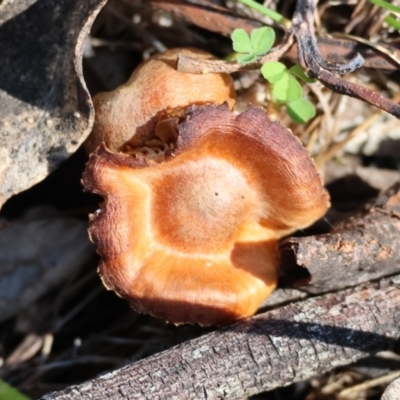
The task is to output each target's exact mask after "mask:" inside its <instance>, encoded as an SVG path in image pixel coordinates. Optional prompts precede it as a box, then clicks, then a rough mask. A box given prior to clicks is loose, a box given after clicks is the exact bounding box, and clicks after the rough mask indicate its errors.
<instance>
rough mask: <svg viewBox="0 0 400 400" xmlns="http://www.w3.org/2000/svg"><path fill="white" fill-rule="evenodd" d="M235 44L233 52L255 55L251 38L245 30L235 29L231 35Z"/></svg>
mask: <svg viewBox="0 0 400 400" xmlns="http://www.w3.org/2000/svg"><path fill="white" fill-rule="evenodd" d="M231 39H232V42H233V50H234V51H237V52H238V53H250V54H253V46H252V44H251V40H250V36H249V35H248V34H247V32H246V31H245V30H244V29H235V30H234V31H233V32H232V34H231Z"/></svg>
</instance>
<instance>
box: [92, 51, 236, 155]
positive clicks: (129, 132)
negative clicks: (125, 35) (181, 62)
mask: <svg viewBox="0 0 400 400" xmlns="http://www.w3.org/2000/svg"><path fill="white" fill-rule="evenodd" d="M178 55H185V56H192V57H196V58H199V59H213V58H214V57H213V56H212V55H211V54H209V53H207V52H204V51H202V50H198V49H190V48H189V49H184V48H177V49H171V50H168V51H166V52H163V53H159V54H156V55H155V56H153V57H151V58H150V59H149V60H147V61H145V62H143V63H142V64H141V65H140V66H139V67H138V68H136V70H135V71H134V72H133V74H132V76H131V77H130V79H129V80H128V81H127V82H126V83H125V84H124V85H122V86H119V87H118V88H117V89H115V90H114V91H112V92H104V93H99V94H97V95H96V96H94V98H93V105H94V108H95V112H96V118H95V121H94V126H93V130H92V132H91V134H90V136H89V138H88V139H87V141H86V143H85V148H86V150H87V152H88V153H90V152H92V151H93V150H94V149H95V148H96V147H97V146H98V145H99V144H100V143H102V142H104V143H105V144H106V146H107V147H108V148H109V149H110V150H112V151H125V152H126V151H128V150H129V149H130V148H135V147H137V146H139V145H143V144H144V143H145V142H146V141H148V140H152V139H155V138H156V136H155V128H156V125H157V123H159V122H160V121H161V120H163V119H168V118H169V117H170V116H171V115H173V116H179V114H180V113H181V112H182V111H183V110H184V109H186V108H187V107H188V106H190V105H193V104H198V105H201V104H206V103H214V104H222V103H224V102H228V104H229V106H230V107H231V108H232V107H233V105H234V103H235V90H234V87H233V82H232V78H231V77H230V76H229V75H228V74H206V75H198V74H187V73H183V72H179V71H177V69H176V61H177V58H178Z"/></svg>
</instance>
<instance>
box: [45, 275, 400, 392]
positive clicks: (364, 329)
mask: <svg viewBox="0 0 400 400" xmlns="http://www.w3.org/2000/svg"><path fill="white" fill-rule="evenodd" d="M399 284H400V277H396V278H392V279H391V280H389V279H385V280H382V281H381V282H376V283H369V284H367V285H365V286H364V287H358V288H355V289H350V290H345V291H342V292H338V293H334V294H328V295H324V296H320V297H316V298H311V299H308V300H306V301H302V302H298V303H292V304H290V305H287V306H285V307H282V308H280V309H276V310H272V311H269V312H267V313H264V314H261V315H258V316H256V317H253V318H251V319H249V320H246V321H242V322H239V323H236V324H234V325H231V326H229V327H227V328H224V329H221V330H218V331H215V332H213V333H211V334H208V335H206V336H203V337H200V338H197V339H194V340H191V341H188V342H185V343H183V344H181V345H179V346H176V347H174V348H172V349H171V350H168V351H166V352H163V353H159V354H156V355H154V356H152V357H149V358H147V359H144V360H141V361H139V362H137V363H135V364H132V365H128V366H126V367H124V368H122V369H120V370H117V371H114V372H111V373H108V374H106V375H103V376H100V377H98V378H96V379H93V380H91V381H88V382H86V383H83V384H81V385H78V386H74V387H70V388H68V389H65V390H63V391H60V392H56V393H52V394H49V395H46V396H44V397H43V398H42V400H72V399H80V400H85V399H92V400H96V399H99V400H100V399H101V400H104V399H113V400H122V399H182V400H184V399H185V400H186V399H208V400H209V399H222V398H224V399H240V398H243V396H249V395H252V394H255V393H259V392H262V391H265V390H270V389H274V388H277V387H280V386H284V385H288V384H290V383H292V382H296V381H300V380H304V379H307V378H310V377H311V376H313V375H316V374H320V373H323V372H326V371H329V370H331V369H332V368H334V367H337V366H340V365H346V364H349V363H351V362H354V361H356V360H357V359H360V358H362V357H365V356H366V355H368V354H370V353H374V352H377V351H380V350H384V349H391V348H393V347H394V345H395V342H396V338H397V337H398V335H399V326H400V288H399V287H398V285H399Z"/></svg>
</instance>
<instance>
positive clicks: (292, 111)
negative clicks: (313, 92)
mask: <svg viewBox="0 0 400 400" xmlns="http://www.w3.org/2000/svg"><path fill="white" fill-rule="evenodd" d="M286 111H287V113H288V114H289V117H290V118H291V119H292V120H293V121H294V122H296V123H297V124H305V123H306V122H308V121H309V120H310V119H311V118H314V117H315V114H316V111H315V107H314V105H313V104H312V103H311V102H309V101H308V100H306V99H305V98H303V97H300V98H298V99H297V100H294V101H291V102H290V103H288V104H286Z"/></svg>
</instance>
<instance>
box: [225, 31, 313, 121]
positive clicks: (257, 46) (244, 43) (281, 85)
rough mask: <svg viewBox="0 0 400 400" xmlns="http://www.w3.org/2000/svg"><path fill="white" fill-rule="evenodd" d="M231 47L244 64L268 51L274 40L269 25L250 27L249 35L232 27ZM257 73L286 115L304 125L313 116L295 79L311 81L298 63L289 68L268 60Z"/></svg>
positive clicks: (311, 105)
mask: <svg viewBox="0 0 400 400" xmlns="http://www.w3.org/2000/svg"><path fill="white" fill-rule="evenodd" d="M231 38H232V42H233V50H234V51H236V52H237V53H239V54H238V55H237V60H238V62H242V63H248V62H252V61H254V60H256V59H257V57H260V56H263V55H264V54H266V53H268V52H269V51H270V50H271V48H272V46H273V44H274V42H275V32H274V30H273V29H272V28H270V27H263V28H259V29H254V30H253V31H252V32H251V33H250V35H248V34H247V32H246V31H245V30H243V29H235V30H234V31H233V33H232V35H231ZM261 74H262V75H263V77H264V78H265V79H266V80H267V81H268V82H269V83H270V85H271V97H272V101H273V102H274V103H276V104H281V105H285V106H286V110H287V113H288V114H289V116H290V118H291V119H292V120H293V121H294V122H296V123H298V124H304V123H306V122H307V121H309V120H310V119H311V118H313V117H314V116H315V108H314V106H313V104H312V103H310V102H309V101H308V100H306V99H305V98H303V97H302V96H303V89H302V87H301V85H300V84H299V82H298V81H297V79H296V78H299V79H301V80H303V81H304V82H314V81H315V79H311V78H309V77H308V76H307V75H306V74H305V73H304V71H303V70H302V69H301V67H300V66H299V65H295V66H293V67H292V68H290V69H287V68H286V65H284V64H282V63H281V62H278V61H269V62H266V63H264V65H263V66H262V67H261Z"/></svg>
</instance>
